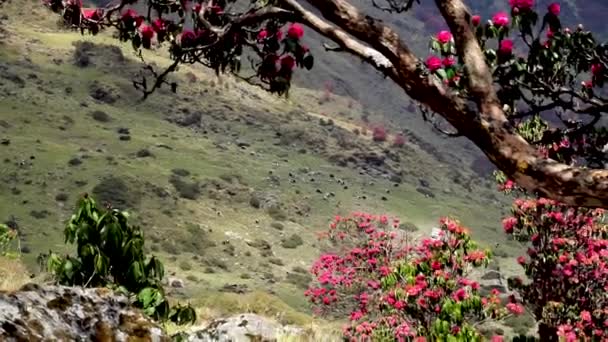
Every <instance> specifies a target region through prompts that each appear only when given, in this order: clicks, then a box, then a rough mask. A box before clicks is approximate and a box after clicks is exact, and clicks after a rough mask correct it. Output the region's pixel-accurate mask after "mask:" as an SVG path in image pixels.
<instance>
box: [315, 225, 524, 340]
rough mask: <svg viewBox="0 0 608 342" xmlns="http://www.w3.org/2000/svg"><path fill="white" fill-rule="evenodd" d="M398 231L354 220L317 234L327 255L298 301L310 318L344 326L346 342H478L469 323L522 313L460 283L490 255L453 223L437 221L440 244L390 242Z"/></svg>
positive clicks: (471, 285) (469, 283) (472, 285)
mask: <svg viewBox="0 0 608 342" xmlns="http://www.w3.org/2000/svg"><path fill="white" fill-rule="evenodd" d="M398 227H399V221H398V220H396V219H395V220H389V219H388V217H386V216H372V215H369V214H362V213H356V214H354V215H352V216H351V217H336V219H335V220H334V221H333V222H332V223H331V225H330V229H329V230H328V231H327V232H325V233H323V234H321V236H322V237H325V238H328V239H329V242H330V245H329V248H330V250H329V252H328V253H326V254H324V255H322V256H321V257H320V258H319V259H318V260H317V261H316V262H315V263H314V264H313V266H312V269H311V273H312V275H313V276H314V277H315V278H316V283H315V284H314V285H313V286H311V287H310V288H309V289H308V290H307V291H306V293H305V294H306V296H307V297H309V298H310V301H311V302H312V303H313V304H314V305H315V310H316V312H317V313H318V314H322V315H330V314H337V315H338V316H339V317H341V316H342V315H345V316H348V317H349V318H350V321H351V323H350V324H349V325H347V326H346V327H345V330H344V334H345V336H346V337H347V338H349V339H352V340H373V341H394V340H399V341H406V340H412V339H415V338H420V337H425V338H430V339H431V340H433V341H436V340H446V339H447V341H451V340H454V341H479V340H481V338H482V336H481V333H480V332H479V331H478V330H477V329H476V328H475V325H474V323H476V322H478V321H481V320H484V319H490V318H497V317H502V316H504V315H506V314H507V310H508V311H510V312H512V313H515V314H519V313H522V312H523V308H522V307H521V306H520V305H519V304H517V303H516V302H515V300H514V298H511V299H510V302H509V303H508V304H507V306H506V308H507V309H504V308H502V307H501V305H500V299H499V298H498V291H493V292H492V293H491V294H490V295H489V297H482V296H481V295H480V294H479V288H480V286H479V284H478V283H477V282H474V281H472V280H470V279H467V278H466V274H467V270H468V269H469V268H470V267H481V266H486V265H487V264H488V262H489V257H490V253H489V252H488V251H483V250H481V249H479V248H478V247H477V245H476V244H475V242H474V241H472V240H471V238H470V236H469V233H468V231H467V229H465V228H464V227H462V226H461V225H460V224H459V223H458V222H457V221H454V220H452V219H447V218H446V219H442V220H441V229H442V230H441V232H442V233H441V234H440V236H439V237H438V238H437V239H430V238H429V239H424V240H423V241H422V242H421V243H420V244H419V245H416V246H409V245H407V244H405V243H404V242H403V241H399V240H398V239H397V236H398V234H397V230H396V229H397V228H398Z"/></svg>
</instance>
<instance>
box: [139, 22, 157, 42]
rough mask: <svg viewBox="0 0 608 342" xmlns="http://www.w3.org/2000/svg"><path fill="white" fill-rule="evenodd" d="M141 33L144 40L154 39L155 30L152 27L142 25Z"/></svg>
mask: <svg viewBox="0 0 608 342" xmlns="http://www.w3.org/2000/svg"><path fill="white" fill-rule="evenodd" d="M139 33H140V34H141V38H142V39H147V40H150V39H152V38H153V37H154V28H152V26H150V25H142V26H141V27H140V28H139Z"/></svg>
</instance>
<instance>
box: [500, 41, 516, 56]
mask: <svg viewBox="0 0 608 342" xmlns="http://www.w3.org/2000/svg"><path fill="white" fill-rule="evenodd" d="M498 51H499V52H500V53H502V54H503V55H510V54H511V53H513V41H512V40H511V39H503V40H502V41H501V42H500V46H499V48H498Z"/></svg>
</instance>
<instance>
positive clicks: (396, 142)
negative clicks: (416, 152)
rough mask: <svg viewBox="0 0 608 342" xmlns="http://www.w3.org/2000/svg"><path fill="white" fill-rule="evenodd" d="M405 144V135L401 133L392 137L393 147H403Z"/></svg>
mask: <svg viewBox="0 0 608 342" xmlns="http://www.w3.org/2000/svg"><path fill="white" fill-rule="evenodd" d="M403 146H405V137H404V136H403V134H401V133H399V134H396V135H395V137H394V138H393V147H403Z"/></svg>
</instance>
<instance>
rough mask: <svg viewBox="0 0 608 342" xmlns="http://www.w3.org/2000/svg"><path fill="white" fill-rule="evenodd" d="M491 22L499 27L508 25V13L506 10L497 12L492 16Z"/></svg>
mask: <svg viewBox="0 0 608 342" xmlns="http://www.w3.org/2000/svg"><path fill="white" fill-rule="evenodd" d="M492 23H493V24H494V25H495V26H499V27H501V26H507V25H509V15H508V14H507V13H506V12H498V13H496V14H494V17H492Z"/></svg>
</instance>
